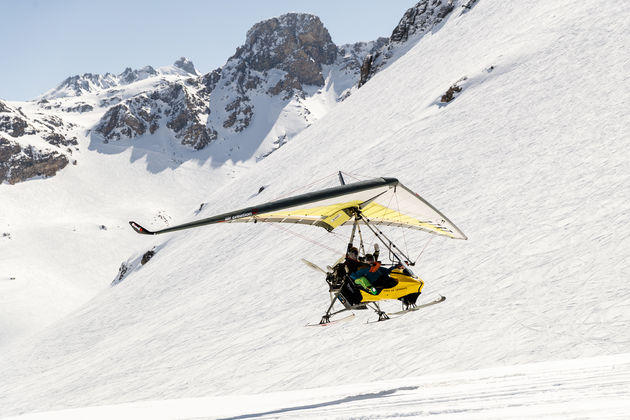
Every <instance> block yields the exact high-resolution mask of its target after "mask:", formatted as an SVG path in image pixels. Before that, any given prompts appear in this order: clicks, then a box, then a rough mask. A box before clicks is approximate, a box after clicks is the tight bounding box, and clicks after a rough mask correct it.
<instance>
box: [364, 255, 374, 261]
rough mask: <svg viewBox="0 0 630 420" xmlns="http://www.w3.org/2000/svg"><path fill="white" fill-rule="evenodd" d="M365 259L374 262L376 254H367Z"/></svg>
mask: <svg viewBox="0 0 630 420" xmlns="http://www.w3.org/2000/svg"><path fill="white" fill-rule="evenodd" d="M365 261H366V262H369V263H373V262H374V255H372V254H365Z"/></svg>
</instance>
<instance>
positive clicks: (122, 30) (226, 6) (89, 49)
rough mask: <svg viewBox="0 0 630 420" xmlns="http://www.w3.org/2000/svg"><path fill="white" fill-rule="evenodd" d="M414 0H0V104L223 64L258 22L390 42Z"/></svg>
mask: <svg viewBox="0 0 630 420" xmlns="http://www.w3.org/2000/svg"><path fill="white" fill-rule="evenodd" d="M415 3H416V0H388V1H373V2H371V1H365V0H356V1H355V0H336V1H335V0H315V1H300V0H296V1H288V0H266V1H262V0H261V1H255V0H239V1H209V0H207V1H202V0H179V1H173V0H170V1H167V0H155V1H140V0H138V1H134V0H126V1H124V0H102V1H92V0H0V40H1V41H0V42H1V44H0V45H2V50H1V51H2V52H1V53H0V54H1V57H2V59H1V61H0V63H1V64H0V99H6V100H29V99H32V98H34V97H36V96H38V95H40V94H42V93H44V92H45V91H47V90H49V89H52V88H54V87H56V86H57V85H58V84H59V83H60V82H61V81H63V80H64V79H65V78H66V77H68V76H72V75H75V74H82V73H106V72H110V73H115V74H118V73H121V72H122V71H123V70H124V69H125V67H132V68H140V67H143V66H146V65H151V66H153V67H160V66H164V65H169V64H172V63H173V62H174V61H175V60H176V59H178V58H179V57H181V56H184V57H187V58H189V59H190V60H192V61H193V63H194V64H195V67H197V69H198V70H199V71H200V72H202V73H207V72H209V71H211V70H213V69H215V68H217V67H220V66H222V65H223V64H225V62H226V60H227V59H228V58H229V57H230V56H231V55H232V54H234V51H235V50H236V47H238V46H239V45H241V44H242V43H243V42H244V41H245V34H246V32H247V30H248V29H249V28H250V27H251V26H252V25H253V24H254V23H256V22H259V21H261V20H264V19H266V18H269V17H273V16H278V15H281V14H283V13H287V12H306V13H312V14H315V15H317V16H319V17H320V19H321V20H322V22H323V23H324V25H325V26H326V28H327V29H328V31H329V32H330V35H331V37H332V39H333V41H334V42H335V43H336V44H338V45H339V44H345V43H349V42H356V41H371V40H374V39H376V38H378V37H379V36H386V37H388V36H389V35H391V32H392V29H393V28H394V26H396V24H397V23H398V21H399V20H400V18H401V17H402V15H403V13H404V12H405V10H407V9H408V8H410V7H412V6H413V5H414V4H415Z"/></svg>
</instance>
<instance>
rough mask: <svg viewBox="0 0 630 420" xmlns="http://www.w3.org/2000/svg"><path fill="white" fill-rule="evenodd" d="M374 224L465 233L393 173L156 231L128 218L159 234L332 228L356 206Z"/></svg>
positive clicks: (141, 230)
mask: <svg viewBox="0 0 630 420" xmlns="http://www.w3.org/2000/svg"><path fill="white" fill-rule="evenodd" d="M356 208H360V209H361V213H362V215H363V216H364V217H366V218H367V219H368V220H370V221H371V222H373V223H376V224H384V225H391V226H402V227H406V228H412V229H418V230H423V231H427V232H431V233H435V234H438V235H443V236H448V237H451V238H454V239H467V238H466V236H465V235H464V234H463V233H462V232H461V231H460V230H459V229H458V228H457V227H456V226H455V225H454V224H453V223H452V222H450V221H449V220H448V219H447V218H446V216H444V215H443V214H442V213H440V212H439V211H438V210H437V209H435V208H434V207H433V206H431V205H430V204H429V203H427V202H426V201H425V200H423V199H422V198H421V197H420V196H419V195H417V194H415V193H413V192H412V191H411V190H409V189H408V188H406V187H405V186H404V185H402V184H401V183H400V182H399V181H398V180H397V179H395V178H376V179H372V180H368V181H362V182H357V183H354V184H346V185H340V186H337V187H332V188H327V189H324V190H320V191H314V192H311V193H306V194H301V195H297V196H294V197H289V198H285V199H281V200H276V201H271V202H268V203H264V204H260V205H258V206H251V207H246V208H243V209H240V210H235V211H232V212H228V213H223V214H219V215H216V216H212V217H208V218H205V219H201V220H196V221H194V222H189V223H184V224H181V225H177V226H172V227H169V228H166V229H162V230H158V231H155V232H152V231H149V230H147V229H145V228H143V227H142V226H140V225H139V224H137V223H136V222H129V224H130V225H131V227H132V228H133V229H134V230H135V231H136V232H138V233H141V234H146V235H157V234H161V233H167V232H174V231H178V230H183V229H190V228H194V227H199V226H204V225H210V224H215V223H234V222H239V223H247V222H254V223H257V222H262V223H299V224H306V225H312V226H319V227H323V228H324V229H326V230H328V231H331V230H333V229H335V228H337V227H339V226H342V225H344V224H347V223H353V212H352V209H356Z"/></svg>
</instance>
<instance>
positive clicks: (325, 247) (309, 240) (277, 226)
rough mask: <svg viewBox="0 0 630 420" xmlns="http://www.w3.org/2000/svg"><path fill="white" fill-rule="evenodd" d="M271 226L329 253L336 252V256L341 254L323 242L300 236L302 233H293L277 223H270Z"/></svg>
mask: <svg viewBox="0 0 630 420" xmlns="http://www.w3.org/2000/svg"><path fill="white" fill-rule="evenodd" d="M270 225H271V226H273V227H275V228H276V229H279V230H282V231H284V232H287V233H288V234H290V235H293V236H295V237H298V238H301V239H304V240H305V241H308V242H310V243H312V244H314V245H317V246H319V247H322V248H324V249H327V250H329V251H332V252H334V253H335V254H338V253H339V250H338V249H334V248H332V247H329V246H328V245H324V244H323V243H321V242H319V241H316V240H314V239H311V238H309V237H308V236H305V235H302V234H300V233H297V232H293V231H291V230H290V229H287V228H285V227H282V226H280V225H278V224H276V223H270Z"/></svg>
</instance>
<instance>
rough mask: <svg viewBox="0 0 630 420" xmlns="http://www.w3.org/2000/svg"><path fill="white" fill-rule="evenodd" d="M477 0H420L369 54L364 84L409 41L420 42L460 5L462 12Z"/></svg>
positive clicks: (362, 76)
mask: <svg viewBox="0 0 630 420" xmlns="http://www.w3.org/2000/svg"><path fill="white" fill-rule="evenodd" d="M475 2H476V0H463V1H461V0H420V1H419V2H418V3H416V4H415V6H413V7H411V8H409V9H408V10H407V11H406V12H405V14H404V15H403V17H402V18H401V19H400V21H399V22H398V25H396V27H395V28H394V30H393V31H392V34H391V36H390V37H389V41H388V42H387V44H386V45H384V46H383V47H382V48H380V49H379V50H378V51H376V52H375V53H373V54H369V55H368V56H366V58H365V60H364V61H363V64H362V66H361V77H360V79H359V84H358V86H359V87H361V86H362V85H364V84H365V83H367V81H368V80H370V79H371V78H372V76H374V74H376V73H377V72H378V71H379V70H381V69H382V68H383V67H385V66H386V65H388V64H390V63H391V62H392V61H393V60H395V56H396V51H397V50H398V49H400V48H401V47H403V46H404V45H405V44H406V43H408V42H417V41H418V40H419V39H420V38H421V37H422V36H423V35H424V34H426V33H427V32H429V31H432V30H434V29H436V28H437V27H438V26H439V25H440V24H441V23H442V21H443V20H444V19H445V18H446V17H447V16H448V15H449V14H451V13H452V12H453V11H454V10H455V9H456V8H459V9H461V11H462V13H464V12H465V11H466V10H468V9H470V8H471V7H472V6H473V4H474V3H475Z"/></svg>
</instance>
